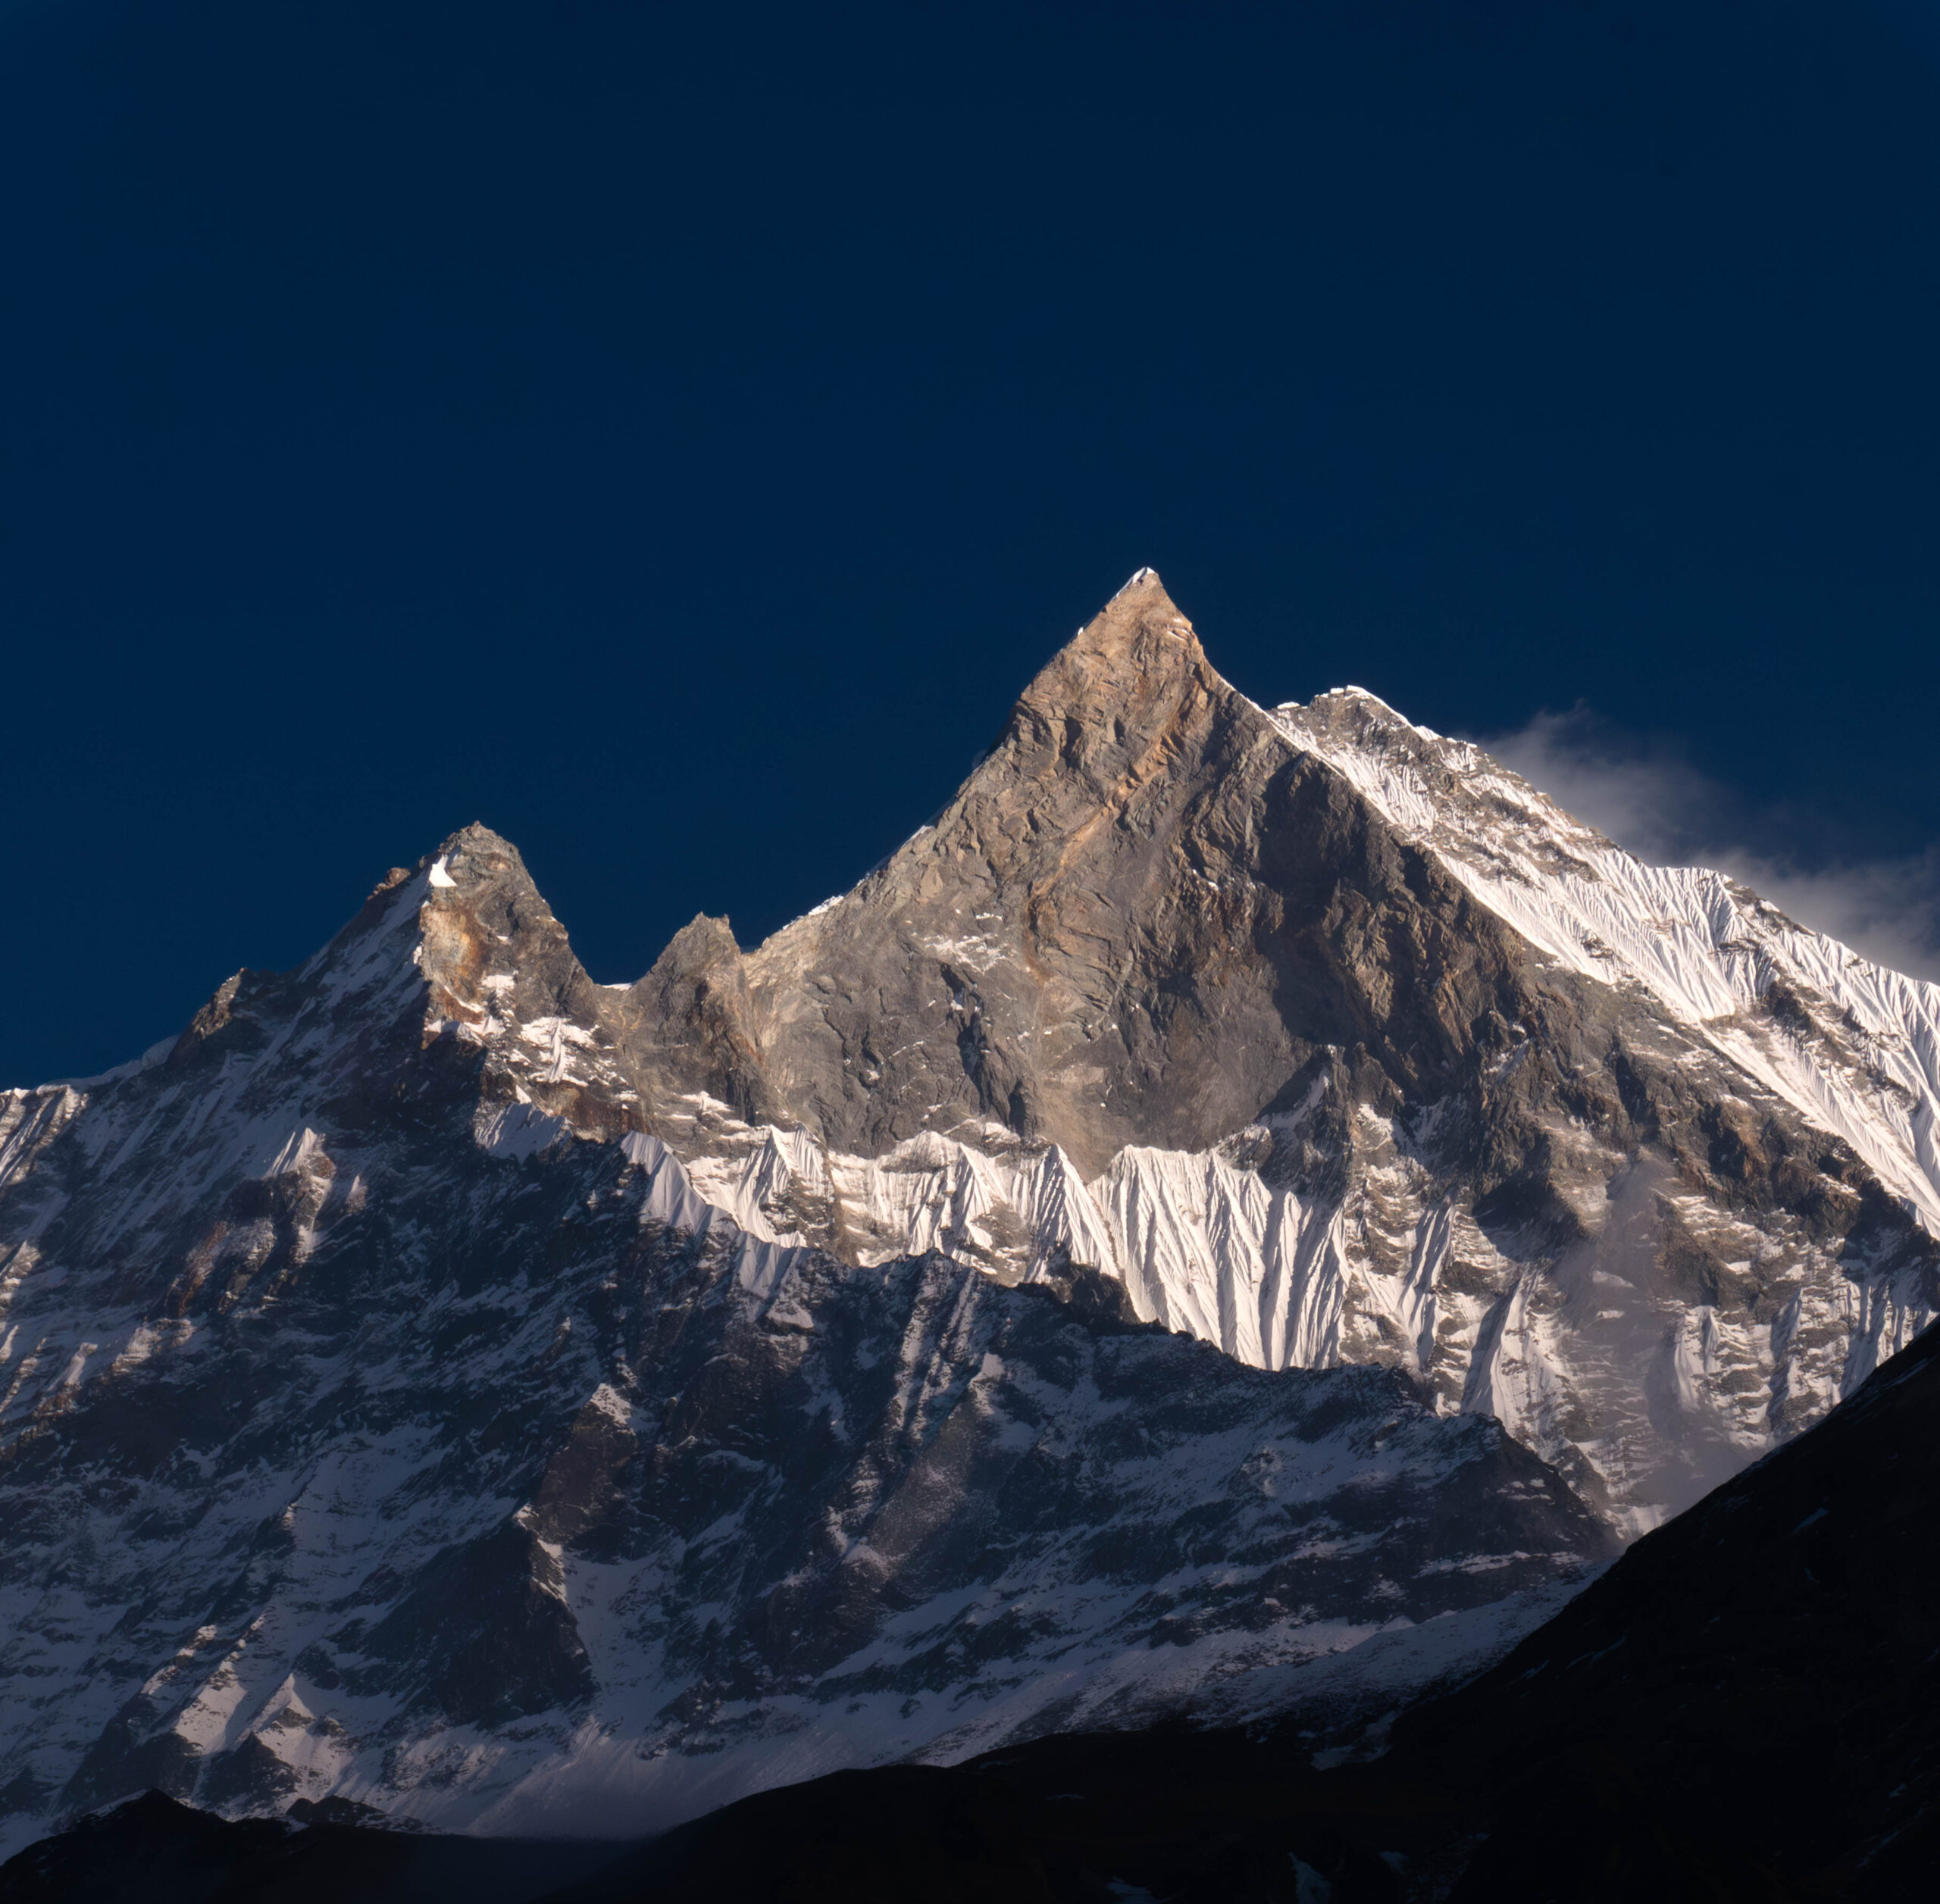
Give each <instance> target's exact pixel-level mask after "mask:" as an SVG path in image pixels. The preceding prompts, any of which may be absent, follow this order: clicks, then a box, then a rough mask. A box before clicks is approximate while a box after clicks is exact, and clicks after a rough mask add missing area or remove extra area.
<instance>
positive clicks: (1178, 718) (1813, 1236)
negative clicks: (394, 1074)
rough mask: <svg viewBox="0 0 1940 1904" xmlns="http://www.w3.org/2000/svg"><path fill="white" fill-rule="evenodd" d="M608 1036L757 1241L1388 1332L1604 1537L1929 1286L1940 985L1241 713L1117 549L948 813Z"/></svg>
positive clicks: (1852, 1366)
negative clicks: (1605, 1529)
mask: <svg viewBox="0 0 1940 1904" xmlns="http://www.w3.org/2000/svg"><path fill="white" fill-rule="evenodd" d="M619 1024H620V1025H621V1026H622V1027H624V1029H622V1030H618V1031H617V1032H616V1036H618V1037H619V1038H620V1039H621V1041H622V1042H623V1043H624V1046H625V1048H626V1049H627V1052H628V1054H629V1055H630V1057H631V1058H632V1060H633V1061H634V1064H635V1065H636V1066H637V1074H638V1076H639V1077H640V1090H641V1091H642V1094H643V1097H644V1098H645V1099H646V1101H647V1102H648V1103H649V1105H651V1107H652V1118H653V1121H654V1124H655V1127H656V1129H658V1130H661V1131H662V1132H663V1133H665V1136H666V1138H667V1140H668V1143H671V1145H673V1146H674V1148H675V1149H677V1151H679V1152H680V1153H681V1155H683V1156H684V1158H686V1159H687V1164H688V1168H689V1170H690V1173H691V1174H692V1175H693V1180H694V1181H695V1183H696V1185H697V1186H699V1187H700V1188H701V1189H702V1193H703V1194H704V1195H706V1196H709V1198H710V1199H712V1200H713V1201H715V1202H718V1203H719V1204H720V1205H722V1207H724V1208H728V1209H730V1210H731V1211H733V1212H734V1214H735V1215H736V1217H737V1219H738V1220H739V1221H740V1222H741V1223H742V1224H743V1226H744V1227H746V1228H747V1229H748V1230H749V1231H750V1232H751V1233H755V1234H757V1235H762V1236H768V1237H774V1238H777V1239H779V1240H790V1241H796V1240H799V1241H807V1242H813V1243H817V1244H818V1245H819V1246H822V1247H825V1248H827V1249H832V1250H834V1251H835V1252H837V1253H840V1254H842V1255H845V1256H846V1257H847V1258H850V1260H852V1261H855V1262H864V1263H866V1262H874V1261H878V1260H881V1259H882V1258H884V1257H885V1256H887V1255H893V1254H895V1253H896V1252H900V1251H903V1250H905V1249H912V1248H929V1247H935V1248H940V1249H943V1250H944V1251H946V1252H947V1253H949V1254H950V1255H953V1257H955V1258H957V1259H958V1260H960V1261H964V1262H973V1263H975V1264H978V1265H980V1266H981V1267H984V1268H987V1269H989V1270H990V1271H992V1272H993V1273H994V1274H998V1275H999V1276H1000V1277H1005V1278H1006V1279H1012V1280H1022V1281H1029V1280H1034V1279H1037V1278H1039V1277H1044V1276H1046V1275H1053V1276H1054V1275H1055V1274H1056V1265H1058V1264H1059V1263H1061V1262H1065V1261H1071V1262H1078V1263H1081V1264H1084V1265H1090V1266H1092V1267H1094V1268H1098V1269H1100V1270H1101V1271H1103V1272H1104V1273H1105V1274H1107V1275H1108V1276H1109V1277H1112V1279H1113V1280H1116V1281H1117V1282H1119V1283H1121V1284H1122V1286H1123V1287H1124V1288H1125V1291H1126V1293H1127V1295H1128V1298H1129V1299H1130V1301H1131V1305H1132V1308H1133V1310H1134V1313H1136V1314H1137V1315H1138V1316H1140V1317H1141V1318H1144V1319H1148V1320H1156V1321H1160V1322H1162V1323H1163V1324H1166V1326H1167V1327H1170V1328H1174V1329H1178V1330H1186V1331H1188V1332H1190V1333H1193V1334H1195V1335H1197V1336H1199V1337H1201V1338H1203V1340H1207V1341H1209V1342H1214V1343H1218V1344H1219V1346H1221V1347H1222V1349H1225V1350H1226V1352H1228V1354H1230V1355H1234V1356H1235V1357H1237V1358H1239V1359H1240V1360H1242V1361H1244V1362H1248V1363H1250V1364H1252V1365H1255V1366H1256V1367H1262V1368H1289V1367H1295V1368H1315V1367H1326V1366H1331V1365H1335V1364H1337V1363H1341V1362H1349V1363H1379V1364H1385V1365H1391V1366H1394V1367H1398V1368H1403V1369H1405V1370H1407V1371H1409V1372H1410V1373H1412V1374H1416V1375H1417V1376H1418V1377H1421V1378H1422V1379H1423V1380H1425V1382H1426V1383H1427V1384H1428V1387H1429V1389H1430V1390H1431V1392H1432V1393H1433V1395H1434V1396H1435V1399H1436V1402H1437V1405H1438V1406H1439V1407H1440V1408H1442V1409H1444V1411H1447V1412H1456V1411H1458V1410H1468V1411H1475V1410H1481V1411H1484V1412H1488V1413H1490V1414H1492V1415H1494V1416H1495V1417H1496V1418H1497V1419H1498V1420H1500V1421H1503V1422H1504V1424H1506V1425H1507V1426H1508V1427H1510V1430H1511V1431H1512V1433H1515V1434H1516V1435H1517V1436H1518V1437H1519V1438H1521V1439H1522V1440H1524V1441H1525V1443H1527V1444H1528V1445H1529V1446H1531V1447H1532V1448H1534V1449H1536V1450H1537V1451H1538V1452H1540V1453H1541V1455H1543V1456H1544V1458H1545V1459H1547V1460H1549V1461H1550V1462H1554V1463H1555V1464H1556V1465H1557V1466H1558V1467H1559V1468H1561V1470H1562V1471H1563V1472H1564V1473H1565V1474H1567V1475H1568V1476H1569V1478H1570V1480H1571V1481H1572V1484H1573V1485H1575V1487H1577V1488H1578V1489H1579V1491H1581V1492H1582V1493H1583V1495H1584V1496H1585V1498H1586V1499H1589V1500H1591V1501H1592V1502H1594V1504H1595V1505H1597V1507H1598V1509H1599V1510H1600V1511H1601V1512H1604V1513H1605V1514H1606V1515H1607V1516H1608V1518H1610V1520H1611V1521H1612V1522H1613V1524H1615V1525H1616V1526H1618V1527H1621V1528H1622V1529H1623V1530H1626V1532H1630V1531H1635V1530H1638V1529H1639V1528H1641V1527H1648V1526H1651V1525H1654V1524H1656V1522H1657V1521H1660V1520H1661V1519H1662V1518H1663V1517H1664V1516H1665V1515H1666V1514H1667V1513H1669V1512H1674V1511H1676V1509H1679V1508H1680V1507H1682V1506H1684V1505H1688V1503H1689V1502H1691V1501H1692V1500H1694V1499H1696V1498H1697V1497H1698V1496H1699V1495H1701V1493H1704V1491H1705V1490H1706V1489H1707V1488H1708V1487H1710V1486H1711V1485H1713V1483H1715V1482H1716V1481H1717V1480H1720V1479H1722V1478H1723V1477H1724V1476H1726V1474H1730V1473H1732V1472H1733V1471H1735V1469H1736V1468H1738V1467H1739V1466H1741V1465H1742V1464H1743V1463H1744V1462H1746V1461H1748V1460H1749V1459H1751V1458H1754V1456H1755V1455H1757V1454H1758V1453H1760V1452H1763V1450H1764V1449H1766V1448H1768V1447H1769V1446H1772V1445H1773V1443H1775V1441H1776V1440H1780V1439H1782V1438H1783V1437H1784V1436H1785V1435H1786V1434H1788V1433H1791V1432H1793V1431H1795V1430H1796V1429H1797V1428H1798V1427H1800V1426H1801V1425H1802V1424H1804V1423H1806V1422H1808V1421H1813V1420H1815V1419H1816V1418H1817V1417H1818V1416H1819V1415H1821V1414H1823V1412H1825V1410H1826V1408H1828V1407H1829V1406H1830V1405H1832V1402H1833V1401H1834V1400H1835V1399H1836V1398H1837V1397H1838V1396H1840V1395H1841V1394H1843V1393H1849V1392H1850V1391H1851V1389H1852V1388H1853V1387H1854V1386H1855V1385H1856V1384H1857V1383H1858V1382H1859V1381H1860V1380H1863V1378H1864V1377H1865V1375H1866V1373H1867V1372H1868V1371H1870V1369H1871V1368H1873V1366H1874V1365H1876V1362H1878V1361H1879V1359H1880V1358H1882V1356H1883V1355H1889V1354H1891V1353H1892V1351H1893V1350H1894V1349H1896V1348H1898V1347H1900V1346H1902V1345H1903V1344H1904V1343H1905V1342H1906V1341H1907V1340H1910V1337H1912V1336H1913V1334H1914V1333H1917V1331H1918V1330H1919V1329H1920V1328H1921V1327H1923V1326H1924V1325H1925V1324H1926V1321H1927V1320H1928V1319H1929V1318H1930V1316H1931V1315H1932V1312H1933V1306H1934V1302H1935V1265H1936V1262H1937V1261H1940V1257H1937V1256H1936V1251H1935V1242H1934V1238H1935V1233H1940V1153H1936V1149H1935V1144H1936V1137H1935V1101H1936V1090H1937V1089H1940V987H1935V986H1932V985H1926V984H1921V983H1917V982H1916V981H1914V980H1910V979H1907V978H1904V977H1901V976H1899V975H1898V974H1895V973H1892V972H1888V971H1882V970H1881V969H1880V968H1878V967H1876V966H1873V965H1868V964H1866V962H1865V961H1863V960H1861V959H1860V958H1857V956H1856V955H1854V954H1852V953H1851V952H1848V951H1846V950H1845V949H1844V948H1843V947H1841V946H1837V945H1835V944H1834V943H1832V942H1831V941H1830V940H1828V939H1824V938H1822V937H1820V936H1817V935H1816V934H1813V933H1808V932H1806V931H1804V930H1801V929H1800V928H1799V927H1797V926H1795V925H1794V924H1791V921H1788V920H1786V919H1785V918H1783V917H1782V915H1780V914H1778V913H1777V912H1776V911H1774V910H1773V908H1770V907H1769V906H1767V905H1763V903H1762V902H1760V901H1759V900H1758V899H1757V897H1756V896H1754V894H1752V893H1749V892H1748V891H1747V890H1745V889H1744V888H1742V887H1741V886H1735V885H1734V884H1733V883H1732V882H1730V881H1729V880H1726V879H1724V878H1723V877H1720V876H1719V875H1718V874H1712V873H1705V872H1696V871H1663V870H1660V869H1657V868H1650V867H1645V866H1643V865H1641V864H1639V863H1638V861H1635V860H1634V859H1632V858H1631V857H1630V856H1629V855H1627V854H1626V853H1623V852H1621V851H1620V850H1619V849H1617V848H1616V847H1614V846H1612V845H1611V844H1610V843H1609V842H1608V841H1607V840H1605V839H1602V838H1601V836H1598V835H1597V834H1596V833H1593V832H1591V830H1588V828H1586V827H1582V826H1580V825H1579V824H1576V823H1575V821H1572V820H1570V819H1569V818H1568V817H1567V816H1566V815H1565V814H1563V813H1561V812H1560V811H1558V810H1557V808H1555V807H1554V805H1551V804H1550V802H1548V801H1547V800H1546V799H1544V797H1543V796H1541V794H1539V793H1536V792H1535V790H1534V789H1532V788H1530V787H1529V786H1528V785H1527V784H1526V783H1524V782H1522V780H1519V779H1518V778H1517V777H1516V776H1515V775H1514V774H1511V773H1510V772H1508V771H1507V770H1506V769H1504V768H1502V767H1500V765H1499V764H1497V763H1495V762H1494V761H1491V760H1490V759H1489V758H1488V756H1487V755H1484V754H1483V753H1482V752H1480V751H1479V750H1478V749H1476V748H1475V747H1473V746H1470V745H1469V744H1467V743H1460V742H1453V741H1448V740H1445V739H1441V738H1440V737H1438V736H1435V735H1434V734H1432V733H1428V732H1427V731H1426V730H1423V729H1419V728H1416V727H1410V725H1409V724H1408V723H1407V722H1406V721H1403V720H1402V719H1401V718H1400V717H1399V716H1398V715H1396V714H1394V713H1392V712H1391V711H1390V710H1389V709H1388V708H1385V706H1383V705H1381V702H1378V701H1377V700H1375V699H1374V698H1373V697H1372V696H1369V695H1366V694H1363V693H1360V692H1359V691H1358V690H1356V689H1347V690H1344V691H1342V692H1341V693H1336V694H1332V695H1328V696H1323V697H1322V699H1319V701H1316V702H1314V703H1313V705H1311V706H1310V707H1306V708H1300V707H1286V708H1277V709H1275V710H1272V711H1264V710H1263V709H1261V708H1257V707H1256V706H1255V705H1253V703H1252V702H1250V701H1248V700H1247V699H1246V697H1245V696H1243V695H1241V694H1240V693H1238V691H1237V690H1236V689H1233V688H1232V687H1231V686H1228V684H1227V683H1225V681H1223V680H1222V679H1221V678H1220V677H1219V675H1218V674H1216V673H1215V672H1214V671H1213V669H1212V667H1210V665H1209V664H1208V662H1207V661H1206V657H1205V655H1204V653H1203V650H1202V649H1201V648H1200V644H1199V642H1198V639H1197V636H1195V635H1194V632H1193V630H1192V628H1191V624H1189V623H1188V622H1187V621H1186V620H1185V619H1184V617H1183V616H1182V615H1181V614H1179V612H1178V610H1177V608H1175V607H1174V605H1173V604H1172V602H1171V600H1170V599H1169V597H1168V596H1166V592H1165V591H1164V589H1162V587H1161V586H1160V585H1159V580H1158V578H1157V577H1156V575H1154V574H1153V573H1152V572H1151V571H1150V570H1145V571H1141V573H1140V574H1138V575H1137V576H1134V577H1133V578H1132V580H1131V582H1130V583H1128V584H1127V585H1126V586H1125V589H1123V590H1122V592H1120V593H1119V596H1116V598H1115V599H1113V601H1112V602H1111V603H1110V604H1109V605H1108V606H1107V607H1106V609H1105V611H1103V614H1100V616H1099V617H1097V620H1096V621H1094V622H1092V623H1091V624H1090V626H1089V627H1086V628H1085V629H1084V630H1081V631H1080V633H1078V636H1077V637H1076V638H1075V639H1074V640H1073V641H1072V643H1071V644H1070V646H1068V647H1067V648H1066V649H1065V650H1064V651H1063V652H1062V653H1061V654H1059V655H1058V656H1057V657H1056V658H1055V659H1054V660H1053V661H1052V662H1051V663H1050V664H1049V665H1048V666H1047V667H1046V668H1045V669H1044V671H1043V672H1042V673H1041V674H1040V675H1039V676H1038V677H1037V679H1036V680H1034V681H1033V682H1032V683H1031V685H1030V686H1029V687H1028V688H1027V689H1025V693H1024V695H1023V697H1022V699H1020V700H1019V702H1018V704H1017V705H1016V708H1015V710H1014V711H1012V714H1011V717H1010V719H1009V721H1008V722H1007V723H1006V726H1005V727H1004V730H1003V733H1001V734H1000V736H998V738H997V741H996V743H995V744H994V745H993V747H992V748H991V749H990V752H989V753H988V755H987V757H986V758H985V759H984V761H982V763H981V764H980V765H979V766H978V768H976V770H975V771H974V772H973V773H972V775H971V777H970V778H969V780H968V781H967V782H966V783H965V785H964V786H963V788H962V790H961V792H960V793H959V794H958V796H957V797H956V799H955V800H954V801H953V802H951V804H950V805H949V806H948V807H947V808H945V809H944V811H943V812H942V813H941V814H939V815H938V816H937V818H936V820H935V821H934V823H933V824H931V825H930V826H928V827H925V828H924V829H922V830H921V831H920V832H919V833H918V834H917V835H916V836H915V838H914V839H911V840H910V841H909V843H907V844H906V845H905V846H903V848H902V849H900V851H899V852H896V854H894V855H893V856H892V857H891V858H890V859H889V860H888V861H887V862H886V863H885V864H884V865H883V866H881V868H878V869H877V871H875V872H874V873H872V874H871V875H870V876H869V877H868V878H867V879H865V880H863V881H862V883H861V884H860V885H859V886H857V887H856V889H855V890H854V891H853V892H851V893H848V894H846V895H844V896H842V897H841V898H840V899H835V900H831V902H828V904H826V905H824V906H821V907H819V908H817V909H816V910H815V911H814V912H812V913H811V914H809V916H808V917H806V918H803V919H799V920H797V921H795V923H794V924H792V925H790V926H788V927H785V928H784V930H782V931H781V932H779V933H777V934H776V935H775V936H774V937H773V938H772V939H770V940H768V942H767V943H765V945H763V946H761V947H760V948H759V949H757V950H756V952H753V953H752V954H750V955H747V956H746V957H745V958H743V957H742V956H741V955H740V954H739V953H738V952H737V949H736V948H735V946H734V941H733V939H732V937H731V935H730V934H729V933H728V931H727V930H726V927H725V925H724V923H723V922H720V921H706V920H697V921H696V922H695V923H694V924H693V925H692V926H690V927H688V928H687V931H686V932H684V933H682V934H681V936H680V937H679V938H677V939H676V940H675V941H674V945H673V946H671V947H670V948H669V949H668V953H667V954H666V955H665V956H664V957H663V958H662V960H661V961H660V962H659V965H657V966H656V968H655V970H654V971H653V972H652V974H649V977H648V978H647V979H646V980H643V982H642V983H641V984H640V986H636V987H634V990H632V991H631V993H627V994H626V995H624V999H623V1002H622V1005H621V1011H620V1013H619Z"/></svg>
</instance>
